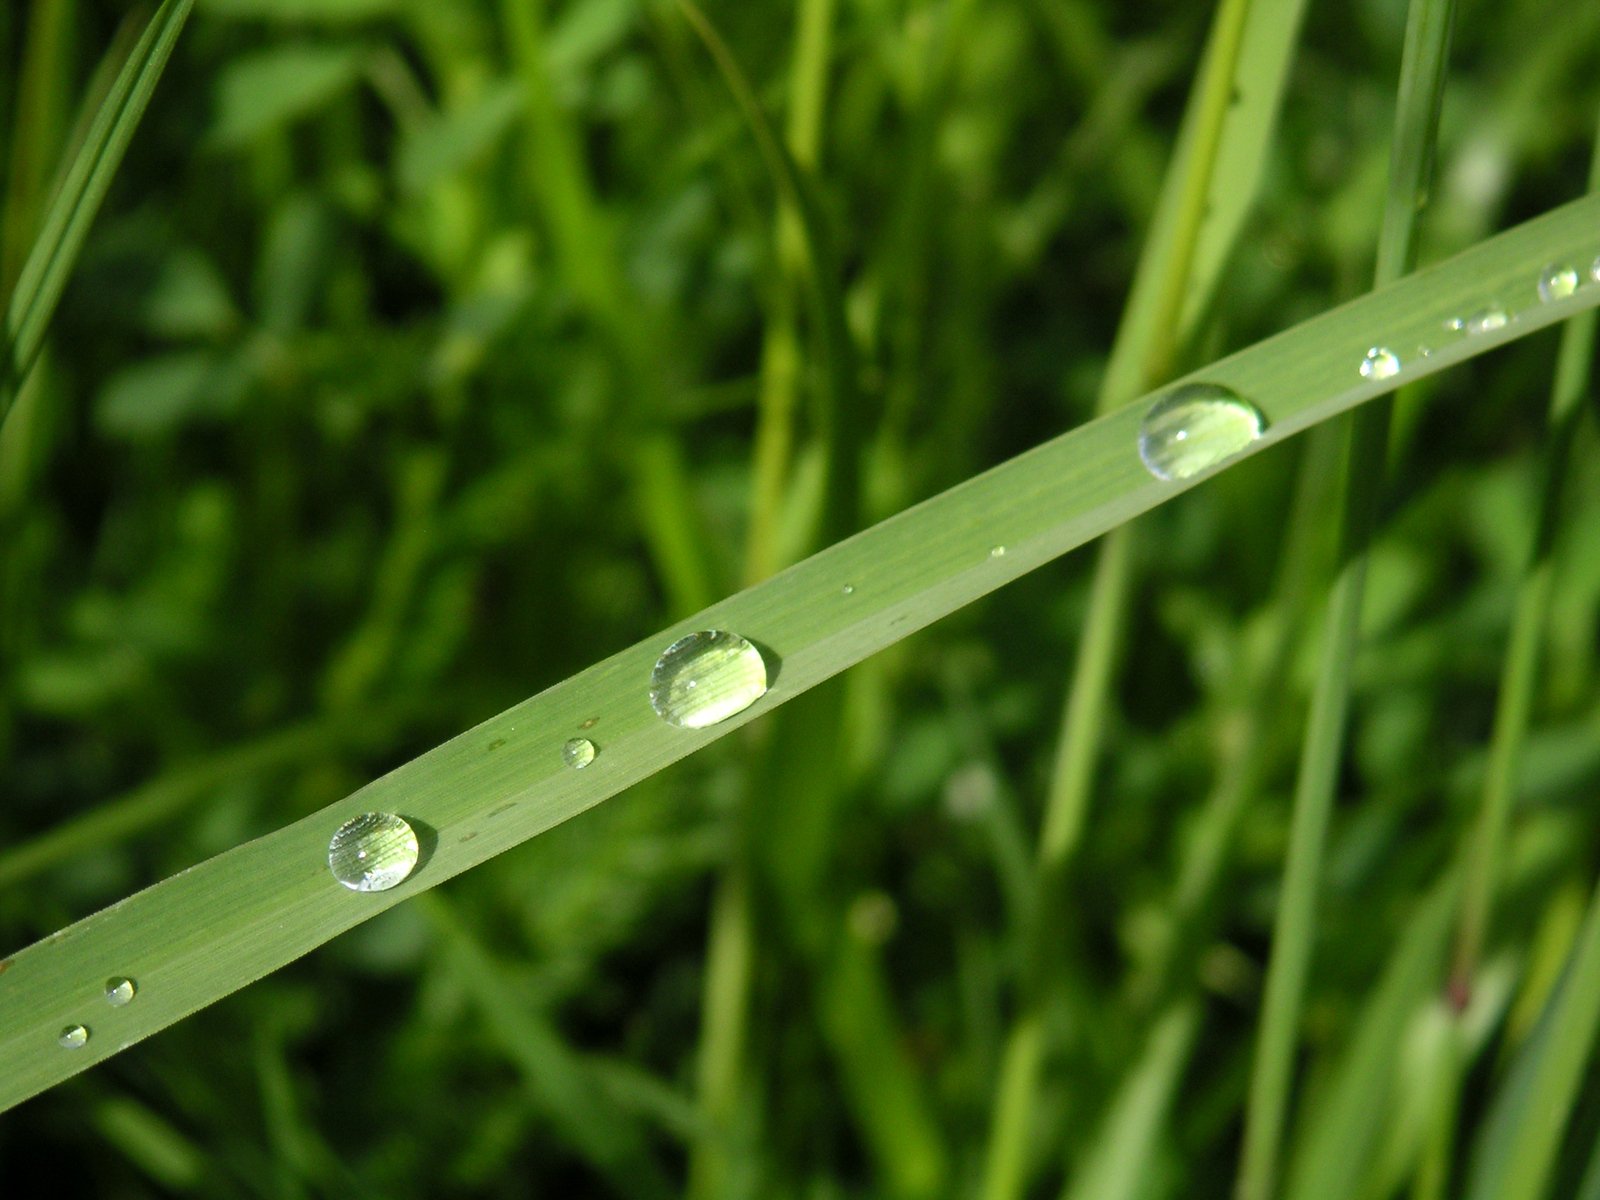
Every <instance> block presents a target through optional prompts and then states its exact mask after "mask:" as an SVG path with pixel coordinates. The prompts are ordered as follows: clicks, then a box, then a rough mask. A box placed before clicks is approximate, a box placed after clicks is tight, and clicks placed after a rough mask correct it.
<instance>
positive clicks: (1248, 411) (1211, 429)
mask: <svg viewBox="0 0 1600 1200" xmlns="http://www.w3.org/2000/svg"><path fill="white" fill-rule="evenodd" d="M1266 425H1267V422H1266V418H1264V417H1263V416H1262V415H1261V410H1260V409H1258V408H1257V407H1256V406H1255V405H1253V404H1251V403H1250V402H1249V401H1248V400H1245V399H1243V398H1242V397H1241V396H1239V394H1238V393H1237V392H1235V391H1233V390H1232V389H1231V388H1225V387H1222V386H1221V385H1220V384H1215V383H1186V384H1183V385H1182V386H1181V387H1177V388H1174V389H1173V390H1172V391H1170V392H1168V393H1167V394H1166V395H1165V396H1163V397H1162V398H1161V399H1159V400H1157V401H1156V402H1155V403H1154V404H1152V405H1151V406H1150V411H1149V412H1147V413H1145V415H1144V420H1143V421H1142V422H1140V425H1139V457H1140V458H1141V459H1142V460H1144V465H1145V467H1146V468H1148V470H1149V471H1150V474H1152V475H1154V476H1155V477H1156V478H1157V479H1168V480H1170V479H1188V478H1189V477H1190V476H1191V475H1197V474H1199V473H1200V472H1201V471H1204V470H1207V469H1208V468H1210V467H1214V466H1216V465H1217V464H1218V463H1220V462H1222V461H1223V460H1225V459H1229V458H1232V457H1233V456H1234V455H1235V454H1238V453H1239V452H1240V451H1241V450H1243V449H1244V448H1245V447H1246V446H1248V445H1249V444H1250V443H1251V442H1253V441H1255V440H1256V439H1257V438H1258V437H1260V436H1261V432H1262V430H1264V429H1265V428H1266Z"/></svg>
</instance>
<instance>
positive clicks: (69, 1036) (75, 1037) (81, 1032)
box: [56, 1025, 89, 1050]
mask: <svg viewBox="0 0 1600 1200" xmlns="http://www.w3.org/2000/svg"><path fill="white" fill-rule="evenodd" d="M56 1041H57V1042H58V1043H59V1044H60V1045H61V1047H62V1049H64V1050H81V1049H82V1048H83V1047H85V1046H87V1045H88V1044H89V1031H88V1030H87V1029H86V1028H84V1027H83V1026H82V1025H68V1026H67V1027H66V1028H65V1029H63V1030H62V1031H61V1035H60V1036H59V1037H57V1038H56Z"/></svg>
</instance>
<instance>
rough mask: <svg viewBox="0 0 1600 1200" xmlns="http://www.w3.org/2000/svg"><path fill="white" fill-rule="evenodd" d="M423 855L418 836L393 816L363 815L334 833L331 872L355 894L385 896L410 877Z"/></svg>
mask: <svg viewBox="0 0 1600 1200" xmlns="http://www.w3.org/2000/svg"><path fill="white" fill-rule="evenodd" d="M420 855H421V847H420V846H419V845H418V843H417V832H416V830H414V829H412V828H411V826H410V825H409V824H408V823H407V822H406V821H405V820H403V819H402V818H400V817H397V816H395V815H394V814H393V813H375V812H373V813H362V814H361V815H360V816H359V817H352V818H351V819H350V820H348V821H346V822H345V823H344V824H343V825H341V826H339V828H338V829H337V830H336V831H335V832H334V835H333V837H332V839H331V840H330V841H329V842H328V869H329V870H330V871H332V872H333V877H334V878H335V879H337V880H338V881H339V882H340V883H342V884H344V886H345V887H347V888H349V889H350V890H351V891H353V892H384V891H388V890H389V889H390V888H392V887H394V886H395V885H396V884H398V883H400V882H401V881H402V880H404V879H405V878H406V876H408V875H410V874H411V872H412V870H414V869H415V867H416V865H417V859H418V858H419V857H420Z"/></svg>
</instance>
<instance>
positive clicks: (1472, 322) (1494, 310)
mask: <svg viewBox="0 0 1600 1200" xmlns="http://www.w3.org/2000/svg"><path fill="white" fill-rule="evenodd" d="M1509 324H1511V318H1510V317H1509V316H1507V315H1506V310H1505V309H1503V308H1500V307H1498V306H1490V307H1489V308H1485V309H1483V310H1481V311H1480V312H1475V313H1473V314H1472V315H1471V316H1470V317H1468V318H1467V325H1466V328H1467V332H1468V333H1493V332H1494V331H1495V330H1497V329H1504V328H1505V327H1506V326H1507V325H1509Z"/></svg>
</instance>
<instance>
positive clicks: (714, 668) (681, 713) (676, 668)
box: [650, 629, 767, 729]
mask: <svg viewBox="0 0 1600 1200" xmlns="http://www.w3.org/2000/svg"><path fill="white" fill-rule="evenodd" d="M766 694H767V664H766V662H765V661H763V659H762V657H761V651H759V650H757V649H756V648H755V647H754V646H752V645H751V644H750V643H749V642H747V641H745V640H744V638H742V637H740V636H739V635H738V634H736V633H728V632H727V631H725V630H721V629H703V630H701V631H700V632H699V633H691V634H689V635H688V636H687V637H681V638H679V639H678V640H677V641H675V642H673V643H672V645H670V646H668V647H667V648H666V650H665V651H663V652H662V655H661V657H660V658H658V659H656V665H655V669H654V670H653V671H651V672H650V707H652V708H654V709H655V710H656V715H657V716H659V717H660V718H661V719H662V720H663V721H666V722H667V723H668V724H669V725H676V726H678V727H679V728H680V729H704V728H705V727H706V726H707V725H715V724H717V722H719V721H726V720H727V719H728V718H729V717H731V716H733V715H734V714H736V713H742V712H743V711H744V710H745V709H747V708H749V707H750V706H751V705H752V704H754V703H755V702H756V701H757V700H759V699H761V697H762V696H764V695H766Z"/></svg>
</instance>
